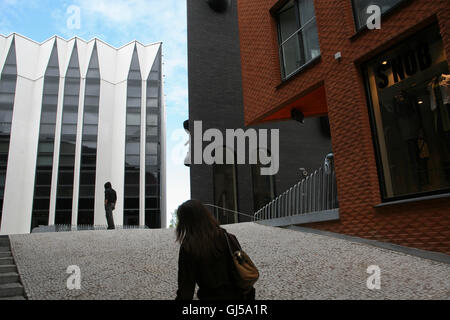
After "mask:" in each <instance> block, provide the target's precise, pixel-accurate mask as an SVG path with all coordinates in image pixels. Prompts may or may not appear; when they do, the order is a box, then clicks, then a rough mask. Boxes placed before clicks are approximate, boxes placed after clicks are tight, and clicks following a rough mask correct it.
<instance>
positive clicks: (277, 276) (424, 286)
mask: <svg viewBox="0 0 450 320" xmlns="http://www.w3.org/2000/svg"><path fill="white" fill-rule="evenodd" d="M225 228H226V229H228V230H229V231H230V232H232V233H234V234H235V235H236V236H237V237H238V239H239V241H240V242H241V245H242V247H243V249H244V250H245V251H246V252H247V253H248V254H249V255H250V257H251V258H252V259H253V261H254V262H255V264H256V265H257V266H258V268H259V269H260V273H261V277H260V280H259V281H258V282H257V283H256V285H255V288H256V298H257V299H276V300H280V299H281V300H284V299H286V300H287V299H450V265H448V264H444V263H439V262H435V261H431V260H426V259H422V258H418V257H414V256H410V255H406V254H402V253H398V252H394V251H390V250H385V249H381V248H377V247H373V246H369V245H365V244H360V243H354V242H350V241H347V240H341V239H335V238H331V237H327V236H322V235H316V234H310V233H302V232H298V231H293V230H285V229H278V228H272V227H266V226H261V225H257V224H254V223H242V224H237V225H229V226H225ZM11 244H12V248H13V254H14V257H15V259H16V262H17V265H18V268H19V272H20V274H21V276H22V281H23V282H24V286H25V289H26V292H27V294H28V296H29V298H30V299H173V298H174V297H175V293H176V289H177V263H178V248H179V247H178V244H177V243H175V234H174V230H173V229H165V230H115V231H79V232H61V233H42V234H31V235H15V236H11ZM70 265H77V266H79V267H80V269H81V289H80V290H68V289H67V286H66V281H67V279H68V277H69V274H67V273H66V270H67V267H68V266H70ZM370 265H378V266H379V267H380V269H381V288H380V289H379V290H369V289H368V288H367V286H366V282H367V278H368V277H369V276H370V275H369V274H368V273H367V267H368V266H370Z"/></svg>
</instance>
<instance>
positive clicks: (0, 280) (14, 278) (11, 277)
mask: <svg viewBox="0 0 450 320" xmlns="http://www.w3.org/2000/svg"><path fill="white" fill-rule="evenodd" d="M19 280H20V279H19V274H18V273H16V272H7V273H0V284H7V283H15V282H19Z"/></svg>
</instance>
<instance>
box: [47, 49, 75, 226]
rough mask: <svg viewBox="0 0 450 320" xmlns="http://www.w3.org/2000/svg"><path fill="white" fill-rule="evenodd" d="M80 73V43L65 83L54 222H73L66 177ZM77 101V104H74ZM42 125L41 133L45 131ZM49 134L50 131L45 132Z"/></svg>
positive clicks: (72, 156)
mask: <svg viewBox="0 0 450 320" xmlns="http://www.w3.org/2000/svg"><path fill="white" fill-rule="evenodd" d="M80 85H81V75H80V66H79V63H78V51H77V46H76V45H75V46H74V48H73V52H72V56H71V58H70V62H69V68H68V69H67V74H66V81H65V84H64V102H63V111H62V112H63V115H62V124H61V141H60V147H59V168H58V184H57V190H56V211H55V224H71V223H72V200H73V199H72V196H73V180H72V181H71V182H70V184H67V185H64V184H63V182H65V181H64V179H63V178H62V177H63V176H68V175H72V176H73V175H74V172H75V143H76V135H77V123H76V119H78V100H79V97H80ZM75 102H76V104H74V103H75ZM42 129H43V128H42V126H41V132H42ZM45 133H47V132H45Z"/></svg>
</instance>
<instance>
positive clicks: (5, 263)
mask: <svg viewBox="0 0 450 320" xmlns="http://www.w3.org/2000/svg"><path fill="white" fill-rule="evenodd" d="M0 300H26V298H25V290H24V288H23V286H22V284H21V282H20V277H19V273H18V272H17V267H16V265H15V263H14V258H13V256H12V254H11V247H10V242H9V237H8V236H0Z"/></svg>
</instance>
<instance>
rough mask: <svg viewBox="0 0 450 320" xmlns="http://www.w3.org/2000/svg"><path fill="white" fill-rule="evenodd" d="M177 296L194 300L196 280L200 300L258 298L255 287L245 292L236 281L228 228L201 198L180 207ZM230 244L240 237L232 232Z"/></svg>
mask: <svg viewBox="0 0 450 320" xmlns="http://www.w3.org/2000/svg"><path fill="white" fill-rule="evenodd" d="M177 216H178V224H177V228H176V235H177V241H178V242H180V244H181V245H180V254H179V259H178V290H177V297H176V299H177V300H191V299H192V298H193V296H194V291H195V284H197V285H198V288H199V289H198V291H197V296H198V298H199V300H237V299H238V300H254V299H255V289H254V288H252V289H251V290H250V291H249V292H247V293H245V292H243V291H242V289H239V288H238V287H236V286H235V285H234V282H233V276H232V268H233V262H232V258H231V255H230V251H229V248H228V245H227V240H226V238H225V232H226V231H225V230H224V229H222V228H221V227H220V226H219V224H218V223H217V221H216V219H215V218H214V216H213V215H212V214H211V213H210V212H209V210H208V209H206V207H205V206H204V205H203V204H202V203H201V202H200V201H197V200H189V201H186V202H185V203H183V204H182V205H180V206H179V207H178V210H177ZM228 236H229V239H230V240H231V241H230V244H231V245H232V246H236V247H237V246H240V245H239V242H238V241H237V239H236V237H235V236H234V235H232V234H230V233H228Z"/></svg>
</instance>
